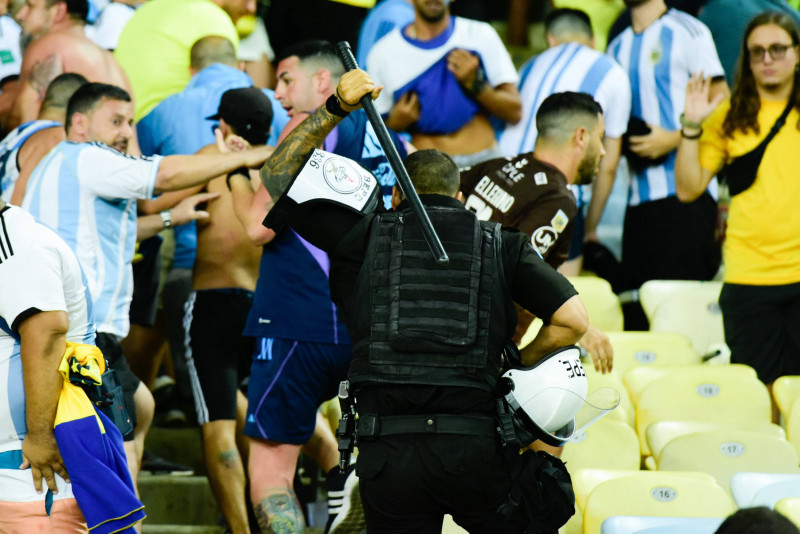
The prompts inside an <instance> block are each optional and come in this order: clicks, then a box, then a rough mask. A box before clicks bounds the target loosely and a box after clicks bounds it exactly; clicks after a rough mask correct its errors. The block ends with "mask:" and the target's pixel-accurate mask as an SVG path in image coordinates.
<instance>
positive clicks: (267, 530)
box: [254, 488, 306, 534]
mask: <svg viewBox="0 0 800 534" xmlns="http://www.w3.org/2000/svg"><path fill="white" fill-rule="evenodd" d="M254 508H255V513H256V519H258V526H259V527H260V528H261V532H262V533H264V534H292V533H295V532H303V530H304V529H305V526H306V522H305V518H304V517H303V511H302V510H301V509H300V502H299V501H298V500H297V495H295V493H294V491H292V489H291V488H270V489H268V490H266V491H265V496H264V497H263V498H262V499H261V501H260V502H258V503H255V504H254Z"/></svg>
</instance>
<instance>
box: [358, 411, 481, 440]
mask: <svg viewBox="0 0 800 534" xmlns="http://www.w3.org/2000/svg"><path fill="white" fill-rule="evenodd" d="M397 434H461V435H465V436H486V437H493V436H496V435H497V421H496V420H495V418H494V417H488V416H478V415H474V416H473V415H447V414H437V415H387V416H378V415H376V414H364V415H359V418H358V421H357V422H356V435H357V436H358V437H359V438H360V439H365V438H366V439H369V438H376V437H379V436H392V435H397Z"/></svg>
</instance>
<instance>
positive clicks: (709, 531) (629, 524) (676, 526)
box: [600, 515, 725, 534]
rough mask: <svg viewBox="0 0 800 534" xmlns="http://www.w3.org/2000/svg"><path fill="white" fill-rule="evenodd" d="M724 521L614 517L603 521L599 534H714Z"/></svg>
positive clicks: (713, 519)
mask: <svg viewBox="0 0 800 534" xmlns="http://www.w3.org/2000/svg"><path fill="white" fill-rule="evenodd" d="M724 520H725V518H724V517H647V516H637V515H615V516H614V517H609V518H608V519H606V520H605V521H603V526H602V527H601V529H600V534H633V533H636V534H667V533H674V532H680V533H681V534H714V533H715V532H716V531H717V529H718V528H719V526H720V525H721V524H722V522H723V521H724Z"/></svg>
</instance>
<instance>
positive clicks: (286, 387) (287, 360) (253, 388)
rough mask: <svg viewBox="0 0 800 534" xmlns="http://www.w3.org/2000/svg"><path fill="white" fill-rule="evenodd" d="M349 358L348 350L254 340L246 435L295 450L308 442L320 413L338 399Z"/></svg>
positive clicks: (350, 353) (280, 340)
mask: <svg viewBox="0 0 800 534" xmlns="http://www.w3.org/2000/svg"><path fill="white" fill-rule="evenodd" d="M351 355H352V347H351V345H348V344H345V345H334V344H332V343H312V342H306V341H292V340H288V339H274V338H264V337H262V338H258V339H256V348H255V352H254V353H253V363H252V365H251V367H250V382H249V384H248V386H247V423H246V424H245V427H244V433H245V434H246V435H247V436H250V437H253V438H261V439H268V440H272V441H277V442H279V443H291V444H294V445H302V444H303V443H305V442H306V441H308V439H309V438H310V437H311V436H312V435H313V434H314V424H315V423H316V417H317V408H319V405H320V404H322V403H323V402H325V401H326V400H328V399H330V398H332V397H334V396H336V394H337V392H338V390H339V382H341V381H342V380H345V379H346V378H347V371H348V370H349V368H350V357H351Z"/></svg>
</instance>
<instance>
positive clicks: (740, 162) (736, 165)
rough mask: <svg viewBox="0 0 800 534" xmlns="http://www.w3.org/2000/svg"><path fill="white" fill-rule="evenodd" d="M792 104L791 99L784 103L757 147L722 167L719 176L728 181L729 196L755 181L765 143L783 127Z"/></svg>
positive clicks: (744, 189) (765, 148) (746, 187)
mask: <svg viewBox="0 0 800 534" xmlns="http://www.w3.org/2000/svg"><path fill="white" fill-rule="evenodd" d="M792 104H793V102H792V101H791V100H790V101H789V103H788V104H786V109H784V110H783V113H781V116H780V117H778V120H777V121H775V124H773V125H772V129H771V130H770V131H769V134H767V136H766V137H765V138H764V140H763V141H761V142H760V143H759V144H758V146H757V147H755V148H754V149H753V150H751V151H750V152H748V153H746V154H742V155H741V156H738V157H736V158H733V160H731V162H730V163H728V164H727V165H725V166H724V167H723V168H722V171H721V172H720V176H721V178H722V180H723V181H725V182H727V183H728V191H729V192H730V194H731V196H735V195H738V194H739V193H741V192H743V191H746V190H747V189H748V188H749V187H750V186H751V185H753V182H755V181H756V174H757V173H758V167H759V165H761V159H762V158H763V157H764V152H766V151H767V145H769V143H770V141H772V139H773V138H774V137H775V136H776V135H777V134H778V131H780V129H781V128H783V125H784V124H785V123H786V117H788V116H789V112H790V111H791V110H792Z"/></svg>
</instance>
